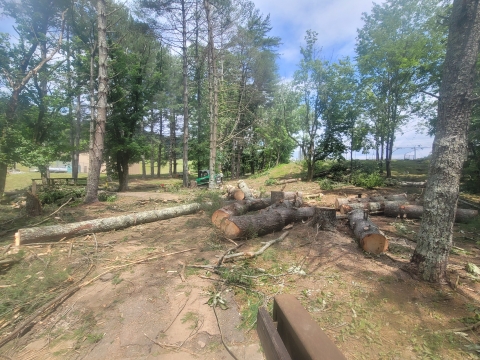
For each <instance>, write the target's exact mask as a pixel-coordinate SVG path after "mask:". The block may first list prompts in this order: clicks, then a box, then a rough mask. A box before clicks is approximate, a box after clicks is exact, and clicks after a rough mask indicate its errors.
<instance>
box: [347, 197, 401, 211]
mask: <svg viewBox="0 0 480 360" xmlns="http://www.w3.org/2000/svg"><path fill="white" fill-rule="evenodd" d="M387 203H388V204H390V203H391V204H390V205H389V206H391V207H394V206H397V207H399V206H401V205H404V204H408V202H407V201H406V200H403V201H383V202H369V203H350V204H347V205H342V206H340V213H341V214H348V213H349V212H350V211H353V210H355V209H365V210H368V211H371V212H375V213H379V212H384V210H385V205H386V204H387Z"/></svg>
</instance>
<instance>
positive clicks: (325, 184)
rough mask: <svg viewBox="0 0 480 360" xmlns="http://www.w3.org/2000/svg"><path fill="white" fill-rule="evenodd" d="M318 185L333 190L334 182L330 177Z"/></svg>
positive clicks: (323, 188)
mask: <svg viewBox="0 0 480 360" xmlns="http://www.w3.org/2000/svg"><path fill="white" fill-rule="evenodd" d="M318 185H320V189H322V190H333V189H334V186H333V182H332V180H330V179H322V180H320V181H319V182H318Z"/></svg>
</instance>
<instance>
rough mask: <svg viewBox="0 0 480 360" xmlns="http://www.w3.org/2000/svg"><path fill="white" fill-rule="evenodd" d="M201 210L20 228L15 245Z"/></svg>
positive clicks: (189, 207)
mask: <svg viewBox="0 0 480 360" xmlns="http://www.w3.org/2000/svg"><path fill="white" fill-rule="evenodd" d="M198 210H200V204H198V203H193V204H189V205H182V206H175V207H171V208H167V209H162V210H151V211H145V212H141V213H136V214H130V215H124V216H117V217H109V218H104V219H95V220H88V221H82V222H77V223H72V224H65V225H53V226H43V227H33V228H29V229H19V230H18V232H17V233H16V234H15V245H16V246H19V245H23V244H29V243H35V242H43V241H56V240H60V239H63V238H71V237H75V236H80V235H86V234H91V233H98V232H105V231H110V230H118V229H123V228H127V227H129V226H135V225H139V224H145V223H149V222H154V221H158V220H166V219H171V218H174V217H177V216H181V215H188V214H193V213H195V212H197V211H198Z"/></svg>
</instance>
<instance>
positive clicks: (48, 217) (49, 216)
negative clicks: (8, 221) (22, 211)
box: [29, 198, 73, 227]
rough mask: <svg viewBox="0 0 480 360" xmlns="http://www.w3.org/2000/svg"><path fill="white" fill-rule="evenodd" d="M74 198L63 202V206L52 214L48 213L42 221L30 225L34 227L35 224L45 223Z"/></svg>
mask: <svg viewBox="0 0 480 360" xmlns="http://www.w3.org/2000/svg"><path fill="white" fill-rule="evenodd" d="M72 200H73V198H70V199H68V201H67V202H66V203H65V204H63V205H62V206H60V207H59V208H58V209H57V210H55V211H54V212H53V213H51V214H50V215H48V216H47V217H46V218H45V219H43V220H42V221H40V222H38V223H36V224H33V225H30V226H29V227H34V226H38V225H40V224H43V223H44V222H45V221H47V220H48V219H50V218H51V217H52V216H53V215H55V214H56V213H57V212H59V211H60V210H61V209H62V208H63V207H64V206H65V205H67V204H68V203H69V202H70V201H72Z"/></svg>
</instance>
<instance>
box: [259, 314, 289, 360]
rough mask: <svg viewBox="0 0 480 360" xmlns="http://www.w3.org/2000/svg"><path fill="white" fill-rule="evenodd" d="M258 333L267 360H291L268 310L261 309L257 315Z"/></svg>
mask: <svg viewBox="0 0 480 360" xmlns="http://www.w3.org/2000/svg"><path fill="white" fill-rule="evenodd" d="M257 333H258V337H259V338H260V342H261V344H262V348H263V351H264V353H265V358H266V359H267V360H291V359H292V358H291V357H290V355H289V354H288V351H287V349H286V348H285V345H284V344H283V341H282V339H281V338H280V335H278V332H277V328H276V327H275V324H274V323H273V321H272V318H271V317H270V315H269V314H268V311H267V309H265V308H264V307H261V308H259V309H258V313H257Z"/></svg>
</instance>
